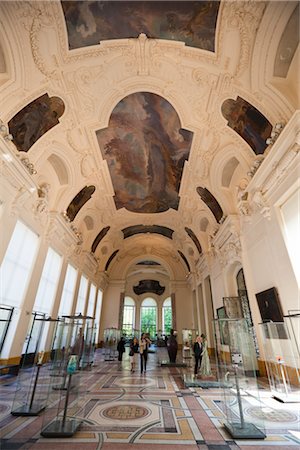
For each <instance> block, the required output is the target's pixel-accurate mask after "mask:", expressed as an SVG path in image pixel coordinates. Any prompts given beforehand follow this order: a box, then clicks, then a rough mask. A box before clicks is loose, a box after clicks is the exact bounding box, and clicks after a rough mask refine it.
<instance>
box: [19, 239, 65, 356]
mask: <svg viewBox="0 0 300 450" xmlns="http://www.w3.org/2000/svg"><path fill="white" fill-rule="evenodd" d="M61 264H62V257H61V256H60V255H59V254H58V253H56V252H55V251H54V250H53V249H52V248H51V247H49V249H48V252H47V256H46V260H45V263H44V267H43V272H42V275H41V278H40V282H39V287H38V290H37V293H36V296H35V302H34V306H33V311H34V312H33V314H34V319H33V324H32V329H31V331H30V333H29V336H30V337H29V340H28V341H27V346H26V347H25V346H24V347H23V352H25V351H26V353H28V352H34V351H37V350H38V348H40V349H43V348H44V345H45V342H46V338H47V334H48V331H49V322H47V323H45V322H40V321H39V320H38V319H41V318H42V317H45V314H47V315H51V312H52V308H53V303H54V299H55V294H56V289H57V284H58V280H59V277H60V272H61ZM35 313H39V314H38V315H36V314H35ZM40 313H42V315H41V316H40ZM34 349H35V350H34Z"/></svg>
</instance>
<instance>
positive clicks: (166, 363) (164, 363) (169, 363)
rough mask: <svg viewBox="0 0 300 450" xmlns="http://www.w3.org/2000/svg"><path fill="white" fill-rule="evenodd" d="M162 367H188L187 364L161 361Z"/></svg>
mask: <svg viewBox="0 0 300 450" xmlns="http://www.w3.org/2000/svg"><path fill="white" fill-rule="evenodd" d="M160 366H161V367H187V364H186V363H183V362H181V363H176V362H175V363H171V362H170V361H161V363H160Z"/></svg>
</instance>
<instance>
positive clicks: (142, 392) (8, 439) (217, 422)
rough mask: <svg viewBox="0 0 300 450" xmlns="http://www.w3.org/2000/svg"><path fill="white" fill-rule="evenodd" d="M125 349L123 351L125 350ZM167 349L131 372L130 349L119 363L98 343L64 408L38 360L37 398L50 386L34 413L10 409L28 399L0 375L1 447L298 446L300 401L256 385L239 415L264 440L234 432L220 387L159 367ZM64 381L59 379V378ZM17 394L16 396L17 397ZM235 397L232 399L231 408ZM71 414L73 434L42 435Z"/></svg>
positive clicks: (251, 449) (225, 449) (208, 449)
mask: <svg viewBox="0 0 300 450" xmlns="http://www.w3.org/2000/svg"><path fill="white" fill-rule="evenodd" d="M127 353H128V352H127ZM164 359H167V354H166V349H160V348H159V349H157V352H156V353H151V354H149V360H148V366H147V372H146V374H143V375H141V374H140V373H139V372H138V371H136V372H134V373H133V374H132V373H131V372H130V364H129V357H128V355H126V356H125V357H124V360H123V361H122V363H118V362H117V361H109V362H107V361H104V355H103V354H102V353H101V350H98V351H97V354H96V357H95V364H94V367H93V368H92V370H90V371H81V372H80V385H79V386H78V391H77V387H75V388H74V389H73V390H70V397H69V407H68V410H67V412H66V414H65V416H63V413H64V408H63V406H64V403H62V402H61V401H60V400H64V399H65V395H66V390H63V389H56V390H54V389H53V385H55V382H56V381H55V373H53V372H52V373H51V370H50V368H49V367H47V366H44V367H43V371H41V374H40V378H39V385H38V391H37V392H38V400H40V401H41V402H42V403H43V401H44V399H46V398H47V397H48V392H51V402H49V401H48V406H47V408H46V409H45V411H44V412H42V413H41V414H40V415H39V416H35V417H20V416H12V415H11V413H10V412H11V410H12V408H13V409H14V408H16V405H17V406H19V404H21V403H22V401H24V399H25V402H26V401H27V402H28V399H27V397H26V395H27V390H28V389H27V390H26V387H28V386H29V385H30V383H32V377H31V373H30V371H28V372H24V373H23V375H22V383H21V385H20V383H18V380H17V379H16V377H14V376H10V375H4V376H1V377H0V430H1V431H0V432H1V443H0V448H1V450H6V449H12V450H14V449H31V448H33V449H35V450H52V449H57V450H60V449H72V450H77V449H89V450H118V449H120V450H127V449H132V448H134V449H139V448H140V449H141V450H150V449H151V450H156V449H157V450H159V449H162V450H171V449H172V450H174V449H175V450H181V449H188V450H196V449H197V450H230V449H232V450H233V449H242V450H259V449H263V450H268V449H271V448H277V449H283V448H286V447H291V450H292V448H293V449H296V448H298V449H300V411H299V407H300V404H297V403H294V404H283V403H280V402H277V401H276V400H274V399H272V397H271V395H270V392H269V390H268V387H267V384H264V383H262V384H261V386H260V393H261V395H260V402H258V401H257V399H256V398H254V397H251V396H249V398H248V397H247V402H248V403H246V405H247V407H246V409H245V420H246V421H249V422H250V421H251V422H253V423H255V424H257V426H259V427H264V432H265V433H266V436H267V437H266V439H264V440H258V439H257V440H255V439H254V440H233V438H232V437H231V436H230V435H229V434H228V433H227V432H226V431H225V429H224V427H223V420H224V410H225V404H224V399H223V395H222V390H221V389H219V388H216V387H214V388H209V389H203V388H185V386H184V382H183V375H184V374H187V373H189V372H191V371H192V368H191V367H188V368H177V367H160V365H159V361H162V360H164ZM61 387H62V386H61ZM16 400H17V401H18V402H16ZM236 408H237V405H233V406H232V414H233V416H234V414H236ZM74 415H76V416H77V417H78V420H80V421H81V424H80V426H79V428H78V431H77V432H76V433H75V434H74V435H73V436H72V437H65V438H49V437H47V438H45V437H42V436H41V434H40V433H41V430H42V429H44V428H45V426H46V425H47V424H48V423H50V422H51V421H53V419H55V418H56V417H57V416H58V417H59V420H60V423H61V421H62V420H66V422H68V421H70V420H72V419H70V417H74Z"/></svg>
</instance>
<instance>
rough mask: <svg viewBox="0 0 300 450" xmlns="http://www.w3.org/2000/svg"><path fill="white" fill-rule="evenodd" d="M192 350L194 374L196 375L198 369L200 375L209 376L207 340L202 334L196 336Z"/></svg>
mask: <svg viewBox="0 0 300 450" xmlns="http://www.w3.org/2000/svg"><path fill="white" fill-rule="evenodd" d="M193 350H194V356H195V367H194V374H195V375H197V374H198V370H199V369H200V375H202V376H210V375H211V369H210V362H209V356H208V351H207V340H206V338H205V335H204V334H201V336H197V338H196V342H195V343H194V348H193Z"/></svg>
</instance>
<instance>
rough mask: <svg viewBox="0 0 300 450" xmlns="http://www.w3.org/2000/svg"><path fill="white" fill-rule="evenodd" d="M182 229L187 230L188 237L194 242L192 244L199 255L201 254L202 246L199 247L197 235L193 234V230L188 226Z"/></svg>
mask: <svg viewBox="0 0 300 450" xmlns="http://www.w3.org/2000/svg"><path fill="white" fill-rule="evenodd" d="M184 229H185V231H186V232H187V234H188V235H189V237H190V238H191V239H192V241H193V242H194V244H195V245H196V247H197V250H198V252H199V255H201V254H202V247H201V244H200V242H199V241H198V238H197V236H196V235H195V233H194V232H193V230H191V229H190V228H188V227H185V228H184Z"/></svg>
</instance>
